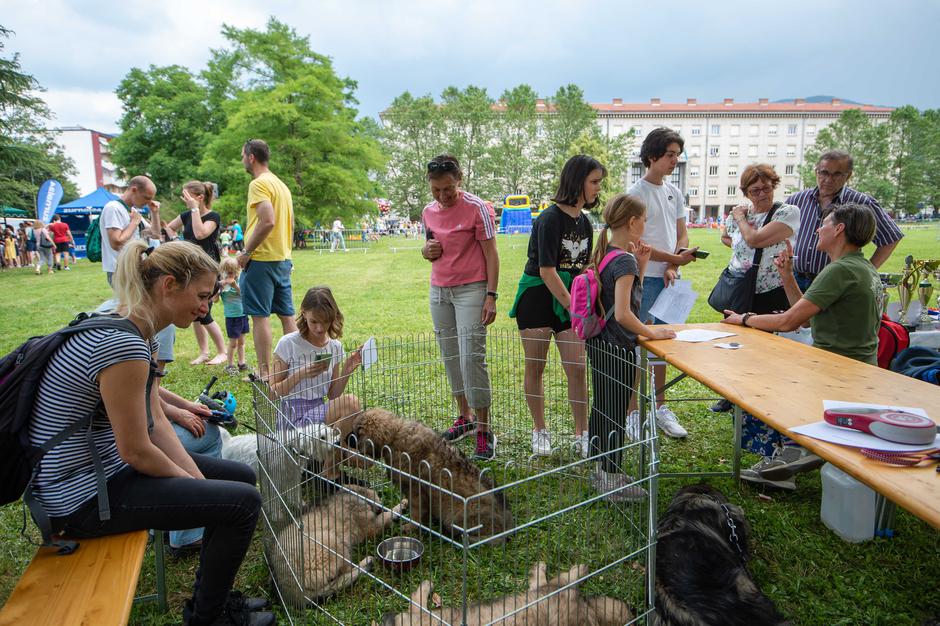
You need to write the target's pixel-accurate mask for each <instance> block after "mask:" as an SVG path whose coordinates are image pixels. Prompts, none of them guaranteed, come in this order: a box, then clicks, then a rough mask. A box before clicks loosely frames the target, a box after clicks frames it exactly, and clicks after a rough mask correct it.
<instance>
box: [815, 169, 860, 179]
mask: <svg viewBox="0 0 940 626" xmlns="http://www.w3.org/2000/svg"><path fill="white" fill-rule="evenodd" d="M850 173H851V172H830V171H829V170H816V176H819V177H820V178H831V179H833V180H839V179H840V178H845V177H846V176H848V175H849V174H850Z"/></svg>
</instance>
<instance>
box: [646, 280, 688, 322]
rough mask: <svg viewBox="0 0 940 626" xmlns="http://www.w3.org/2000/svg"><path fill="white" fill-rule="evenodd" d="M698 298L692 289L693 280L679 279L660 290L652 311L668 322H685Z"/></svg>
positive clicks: (651, 308)
mask: <svg viewBox="0 0 940 626" xmlns="http://www.w3.org/2000/svg"><path fill="white" fill-rule="evenodd" d="M696 298H698V294H697V293H696V292H694V291H692V281H691V280H677V281H675V282H674V283H672V285H670V286H669V287H668V288H666V289H663V290H662V291H661V292H659V296H658V297H657V298H656V302H654V303H653V306H652V307H650V313H651V314H653V315H654V316H656V317H657V318H659V319H661V320H662V321H664V322H666V323H667V324H685V322H686V320H687V319H689V313H691V312H692V307H693V306H695V299H696Z"/></svg>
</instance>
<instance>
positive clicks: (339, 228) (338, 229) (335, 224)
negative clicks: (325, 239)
mask: <svg viewBox="0 0 940 626" xmlns="http://www.w3.org/2000/svg"><path fill="white" fill-rule="evenodd" d="M342 230H344V229H343V223H342V222H341V221H339V220H336V221H335V222H333V232H334V233H338V232H341V231H342Z"/></svg>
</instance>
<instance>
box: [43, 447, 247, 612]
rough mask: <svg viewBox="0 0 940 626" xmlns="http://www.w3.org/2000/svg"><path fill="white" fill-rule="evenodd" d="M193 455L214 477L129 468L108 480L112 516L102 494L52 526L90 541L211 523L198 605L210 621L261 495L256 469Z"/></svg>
mask: <svg viewBox="0 0 940 626" xmlns="http://www.w3.org/2000/svg"><path fill="white" fill-rule="evenodd" d="M191 456H192V458H193V461H195V462H196V465H197V466H198V467H199V470H200V471H201V472H202V474H203V476H205V477H206V480H195V479H192V478H154V477H152V476H145V475H143V474H141V473H140V472H138V471H137V470H135V469H133V468H131V467H127V468H125V469H123V470H121V471H120V472H118V473H117V474H115V475H114V476H113V477H111V479H110V480H108V497H109V498H110V500H111V519H110V520H108V521H106V522H102V521H100V520H99V519H98V498H97V496H96V497H94V498H92V499H91V500H89V501H88V502H86V503H85V504H84V505H83V506H82V508H80V509H79V510H77V511H75V512H74V513H72V514H71V515H68V516H66V517H58V518H52V528H53V530H54V531H56V532H59V531H64V533H65V535H66V536H68V537H70V538H75V539H82V538H88V537H101V536H104V535H116V534H119V533H126V532H130V531H134V530H145V529H149V528H154V529H156V530H158V531H162V530H185V529H187V528H199V527H201V526H205V532H204V533H203V535H202V551H201V553H200V555H199V567H198V568H197V569H196V580H195V582H194V583H193V602H194V613H195V615H196V616H198V618H199V619H200V620H206V621H207V622H209V621H211V620H213V619H214V618H216V617H217V616H218V615H219V614H220V613H221V611H222V608H223V606H224V604H225V600H226V597H227V596H228V592H229V590H230V589H231V588H232V583H233V582H234V580H235V574H236V573H237V572H238V568H239V566H241V563H242V559H244V557H245V553H246V552H247V551H248V546H249V544H250V543H251V536H252V534H253V533H254V530H255V525H256V524H257V522H258V514H259V512H260V511H261V495H260V493H259V492H258V489H257V488H256V487H255V473H254V470H252V469H251V468H250V467H248V466H247V465H245V464H244V463H237V462H235V461H226V460H224V459H216V458H212V457H209V456H205V455H202V454H192V455H191ZM79 549H81V548H79Z"/></svg>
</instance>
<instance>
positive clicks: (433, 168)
mask: <svg viewBox="0 0 940 626" xmlns="http://www.w3.org/2000/svg"><path fill="white" fill-rule="evenodd" d="M456 171H457V164H456V163H454V162H453V161H441V162H437V161H431V162H430V163H428V174H437V173H438V172H441V173H448V172H456Z"/></svg>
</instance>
